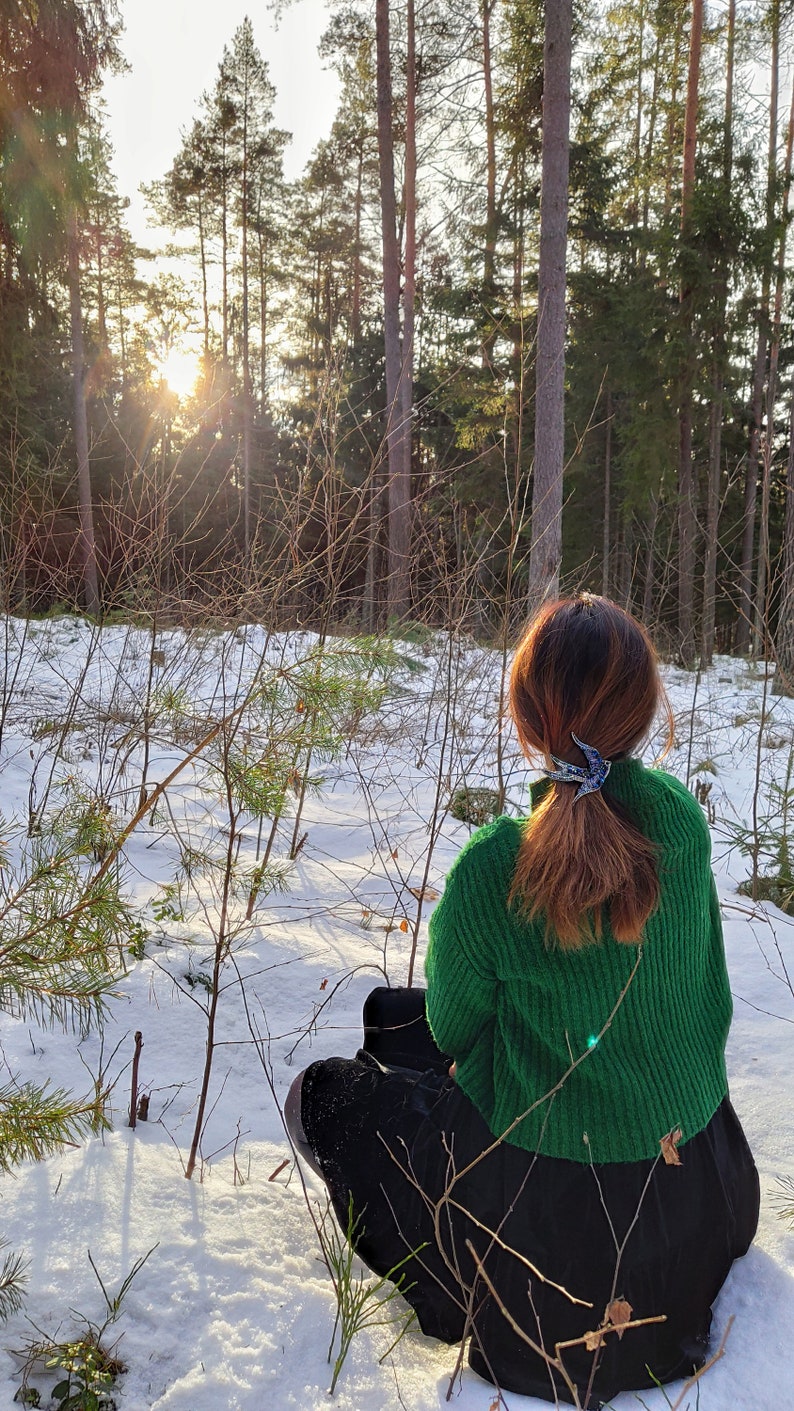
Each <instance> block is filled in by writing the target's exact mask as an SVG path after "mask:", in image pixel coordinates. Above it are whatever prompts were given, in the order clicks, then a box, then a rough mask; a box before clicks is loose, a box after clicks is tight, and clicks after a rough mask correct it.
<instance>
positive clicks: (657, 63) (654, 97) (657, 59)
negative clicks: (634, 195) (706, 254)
mask: <svg viewBox="0 0 794 1411" xmlns="http://www.w3.org/2000/svg"><path fill="white" fill-rule="evenodd" d="M661 52H662V31H661V26H660V25H659V23H658V22H657V24H656V43H655V45H654V54H653V85H652V88H651V102H650V107H649V109H648V129H647V133H646V136H645V172H644V177H643V193H642V230H643V234H645V232H646V231H647V229H648V217H649V214H650V206H651V184H652V183H651V158H652V156H653V144H654V141H655V138H656V115H657V112H658V108H659V85H660V81H661V76H660V70H661ZM646 260H647V252H646V249H645V244H644V242H643V244H642V246H641V248H640V269H644V268H645V264H646Z"/></svg>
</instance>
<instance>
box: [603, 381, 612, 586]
mask: <svg viewBox="0 0 794 1411" xmlns="http://www.w3.org/2000/svg"><path fill="white" fill-rule="evenodd" d="M605 442H606V444H605V446H604V547H603V552H602V560H601V592H602V594H603V596H604V597H605V598H608V597H609V551H610V542H609V539H610V536H609V527H610V515H611V513H612V393H611V392H610V391H609V389H608V388H607V408H606V431H605Z"/></svg>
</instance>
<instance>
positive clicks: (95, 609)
mask: <svg viewBox="0 0 794 1411" xmlns="http://www.w3.org/2000/svg"><path fill="white" fill-rule="evenodd" d="M66 239H67V245H68V260H69V315H70V325H71V339H72V386H73V397H74V441H75V448H76V451H77V493H78V502H79V515H80V568H81V574H82V587H83V605H84V607H85V609H86V612H89V613H91V614H92V616H96V615H98V613H99V609H100V598H99V573H98V570H97V555H96V539H95V536H94V511H93V503H92V495H91V463H90V459H89V454H88V417H87V414H86V404H85V344H84V341H83V308H82V300H81V296H80V245H79V236H78V228H77V212H76V211H75V210H74V208H72V209H71V210H70V212H69V216H68V229H67V236H66Z"/></svg>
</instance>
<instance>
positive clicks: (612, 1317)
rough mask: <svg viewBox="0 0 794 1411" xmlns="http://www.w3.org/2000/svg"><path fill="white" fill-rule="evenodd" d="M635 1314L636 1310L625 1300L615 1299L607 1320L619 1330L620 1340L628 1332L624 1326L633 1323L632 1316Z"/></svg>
mask: <svg viewBox="0 0 794 1411" xmlns="http://www.w3.org/2000/svg"><path fill="white" fill-rule="evenodd" d="M633 1312H634V1309H633V1308H632V1306H631V1304H630V1303H627V1302H626V1300H625V1298H615V1299H613V1301H612V1302H611V1303H610V1305H609V1307H608V1308H607V1314H606V1316H607V1320H608V1321H609V1322H610V1323H612V1324H613V1325H614V1327H616V1328H617V1330H618V1337H619V1338H622V1336H623V1334H624V1333H625V1331H626V1329H625V1328H624V1326H623V1324H624V1323H630V1322H631V1315H632V1313H633Z"/></svg>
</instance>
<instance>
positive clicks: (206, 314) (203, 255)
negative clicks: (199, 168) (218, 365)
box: [198, 187, 210, 376]
mask: <svg viewBox="0 0 794 1411" xmlns="http://www.w3.org/2000/svg"><path fill="white" fill-rule="evenodd" d="M198 233H199V257H200V260H201V316H202V324H203V336H204V342H203V348H204V374H205V376H206V374H207V372H208V370H209V361H210V307H209V298H208V295H207V244H206V235H205V233H204V201H203V199H202V193H201V188H200V187H199V193H198Z"/></svg>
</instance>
